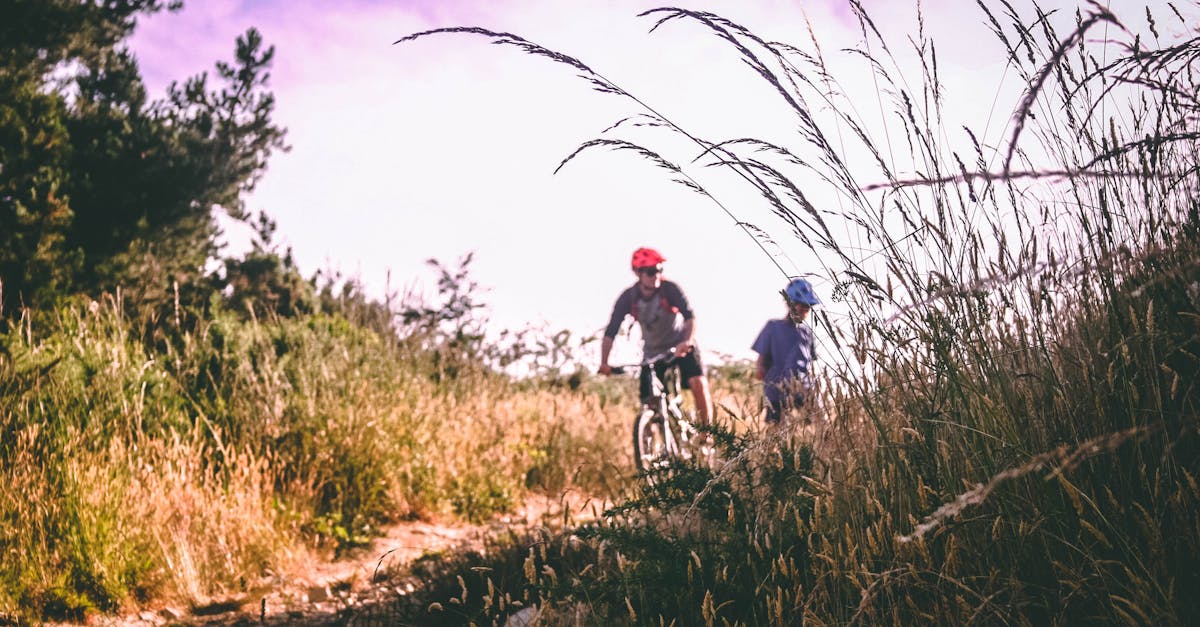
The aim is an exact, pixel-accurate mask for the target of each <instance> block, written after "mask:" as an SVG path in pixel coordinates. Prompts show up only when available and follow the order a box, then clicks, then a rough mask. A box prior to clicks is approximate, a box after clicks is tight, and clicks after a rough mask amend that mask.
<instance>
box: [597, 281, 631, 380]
mask: <svg viewBox="0 0 1200 627" xmlns="http://www.w3.org/2000/svg"><path fill="white" fill-rule="evenodd" d="M632 303H633V294H632V292H631V291H630V290H625V291H624V292H621V295H620V296H618V297H617V302H616V304H614V305H613V310H612V315H611V316H609V318H608V326H606V327H604V339H602V340H600V368H599V370H598V372H599V373H600V374H603V375H609V374H612V366H609V365H608V356H609V354H610V353H612V347H613V339H614V338H616V337H617V333H619V332H620V331H621V323H622V322H624V321H625V316H626V315H628V314H629V312H630V310H631V308H632Z"/></svg>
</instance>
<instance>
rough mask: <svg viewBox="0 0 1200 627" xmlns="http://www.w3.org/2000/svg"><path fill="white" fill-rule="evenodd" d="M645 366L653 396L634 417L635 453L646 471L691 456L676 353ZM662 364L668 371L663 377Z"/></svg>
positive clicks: (655, 359) (648, 362)
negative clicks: (675, 358)
mask: <svg viewBox="0 0 1200 627" xmlns="http://www.w3.org/2000/svg"><path fill="white" fill-rule="evenodd" d="M642 366H643V367H645V368H647V369H648V370H649V376H650V390H651V395H650V397H649V398H647V399H645V400H644V402H643V403H642V409H641V411H640V412H639V413H638V415H637V416H636V417H635V419H634V423H633V452H634V460H635V462H636V463H637V467H638V470H640V471H642V472H645V471H648V470H650V469H652V468H655V467H662V466H664V465H666V464H668V463H669V462H670V460H672V459H686V458H688V457H690V454H689V451H688V450H687V448H686V444H687V438H688V434H687V430H688V429H689V428H690V425H689V424H688V422H687V420H686V419H685V418H684V415H683V409H682V401H683V397H682V392H681V386H680V382H679V376H680V374H679V368H678V367H677V366H676V365H675V364H674V356H672V355H666V356H659V357H657V358H654V359H650V360H647V361H646V363H644V364H642ZM662 367H665V368H666V370H665V371H664V372H663V375H662V377H661V378H660V377H659V376H658V369H659V368H662ZM622 371H623V370H622Z"/></svg>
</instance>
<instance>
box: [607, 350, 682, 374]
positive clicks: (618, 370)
mask: <svg viewBox="0 0 1200 627" xmlns="http://www.w3.org/2000/svg"><path fill="white" fill-rule="evenodd" d="M677 359H678V358H677V357H676V356H675V353H673V352H666V353H662V354H659V355H655V356H654V357H651V358H650V359H645V360H643V361H642V363H640V364H624V365H620V366H609V368H611V369H612V373H613V374H625V373H626V372H629V371H630V369H632V368H641V367H642V366H657V365H660V364H661V365H666V366H670V365H671V364H673V363H675V361H676V360H677Z"/></svg>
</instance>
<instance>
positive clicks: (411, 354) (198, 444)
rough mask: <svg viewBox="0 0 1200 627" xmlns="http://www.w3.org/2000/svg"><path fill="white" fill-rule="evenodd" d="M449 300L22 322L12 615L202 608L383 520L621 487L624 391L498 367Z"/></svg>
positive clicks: (10, 476) (4, 537)
mask: <svg viewBox="0 0 1200 627" xmlns="http://www.w3.org/2000/svg"><path fill="white" fill-rule="evenodd" d="M444 304H445V303H428V305H429V307H428V308H427V311H426V314H428V315H429V316H435V315H436V316H440V317H439V318H437V319H436V320H435V323H431V324H423V319H421V316H418V317H417V319H414V320H412V321H411V322H412V324H411V325H408V326H405V325H404V324H402V323H400V322H396V321H395V320H393V319H390V318H389V317H388V316H386V315H385V316H383V317H382V318H380V317H378V316H375V314H378V313H379V312H378V311H374V309H378V306H376V307H375V308H374V309H372V308H369V307H368V308H366V309H364V310H363V311H359V312H358V313H355V310H354V309H353V308H345V309H344V310H343V311H344V312H345V313H346V315H350V316H353V317H354V321H352V319H351V318H348V317H346V315H343V314H341V313H316V314H304V315H300V314H297V315H295V316H292V317H278V316H272V317H269V318H266V319H259V318H257V317H255V315H254V314H253V313H252V311H253V310H246V311H244V312H242V313H239V312H238V311H235V310H232V309H227V308H225V307H224V306H222V305H220V303H219V301H217V300H214V301H213V303H212V304H210V306H209V307H208V308H206V309H204V310H196V311H187V310H182V311H180V310H177V311H175V312H174V313H173V314H171V315H167V316H161V317H158V318H140V317H138V316H136V315H133V314H130V313H128V312H126V311H124V310H123V309H122V307H121V302H120V300H119V299H118V298H116V297H106V298H104V299H103V300H102V301H89V300H87V299H80V300H76V301H73V302H70V303H67V304H65V305H64V306H62V307H61V308H60V309H58V310H57V311H54V312H50V313H47V312H41V313H38V312H29V313H27V315H26V316H25V318H23V319H22V321H21V323H20V324H19V325H17V324H14V325H12V326H11V327H10V328H9V330H8V332H7V333H6V334H4V336H3V337H0V347H2V350H0V399H2V400H0V483H2V484H3V485H4V486H5V488H4V489H3V490H0V520H3V521H4V522H5V524H3V525H0V527H2V529H0V617H4V618H6V619H16V620H21V621H33V622H37V621H40V620H43V619H50V618H54V619H64V618H65V619H77V620H78V619H84V618H86V617H87V616H89V615H91V614H94V613H96V612H111V611H115V610H117V609H118V608H120V607H121V606H125V605H129V604H132V603H136V602H139V601H146V600H151V599H154V600H159V601H161V600H171V601H173V602H177V603H184V604H189V603H191V604H204V603H208V602H210V601H213V600H220V599H223V598H225V597H226V596H228V595H230V594H234V593H238V592H242V591H246V590H248V589H252V588H254V587H256V586H258V585H262V584H263V582H264V581H265V580H266V579H267V578H269V577H270V576H276V575H280V574H285V575H286V574H287V573H295V569H297V568H302V567H303V566H304V565H305V564H306V563H309V562H308V561H307V560H309V559H311V558H312V556H313V554H314V553H329V552H331V551H340V550H343V549H346V548H350V547H353V546H356V545H359V544H362V543H364V542H365V541H367V540H368V539H370V538H371V536H372V535H373V534H375V533H377V532H378V530H379V528H380V526H381V525H383V524H386V523H387V522H389V521H394V520H398V519H402V518H407V517H425V518H461V519H469V520H473V521H481V520H485V519H488V518H489V517H490V516H491V515H492V514H494V513H497V512H501V511H505V510H509V509H512V508H514V507H516V506H518V505H520V504H522V502H523V501H524V498H525V495H526V493H527V492H528V491H531V490H536V491H543V492H546V493H549V494H557V493H558V492H561V491H562V490H564V489H567V488H574V489H579V490H583V491H586V492H588V493H593V494H598V495H603V494H604V493H605V492H606V491H608V490H615V489H616V488H615V487H614V482H615V481H617V477H619V476H620V475H621V474H622V473H624V472H627V471H626V470H625V468H627V467H628V465H627V464H625V463H624V462H628V461H629V460H628V455H629V453H628V452H627V446H626V441H627V437H626V430H627V428H626V426H625V425H626V423H627V422H628V415H627V414H628V413H629V410H628V408H627V407H626V406H625V405H621V404H617V403H613V402H611V400H606V399H611V398H612V397H613V396H614V392H613V391H612V390H608V389H607V388H605V387H603V384H601V383H600V382H596V381H592V380H590V379H588V378H586V377H585V378H583V379H582V380H581V381H580V384H579V385H578V386H576V387H575V388H574V389H572V388H571V387H568V386H567V385H565V384H559V385H558V386H557V387H554V388H553V389H552V387H551V384H550V383H538V382H537V381H535V380H532V379H531V380H529V381H525V382H518V381H515V380H514V379H512V378H511V377H509V376H507V375H504V374H501V373H500V372H499V371H497V370H494V369H492V368H489V367H486V366H485V365H483V361H484V360H485V356H484V355H482V354H475V353H473V352H471V351H475V350H484V349H487V348H489V347H488V346H487V344H486V343H485V342H484V341H483V340H482V338H480V339H479V341H478V342H477V343H476V344H473V345H471V346H464V345H462V344H461V343H460V344H454V340H456V339H458V340H461V339H462V338H461V337H458V336H456V335H454V334H453V333H447V331H446V329H445V328H443V325H442V323H445V322H447V321H449V322H451V323H462V324H467V323H468V322H469V321H466V320H464V319H463V318H462V316H461V315H459V314H451V315H449V316H448V317H447V316H446V315H445V312H446V310H445V308H444V307H442V306H441V305H444ZM366 313H370V314H371V316H375V318H371V317H370V316H367V315H365V314H366ZM468 313H470V312H468ZM359 314H364V315H359ZM397 315H398V312H397ZM423 315H425V314H423ZM470 315H474V313H470ZM451 326H453V324H452V325H451ZM468 349H469V350H468ZM555 381H557V379H555ZM610 386H611V385H610ZM622 392H623V390H622Z"/></svg>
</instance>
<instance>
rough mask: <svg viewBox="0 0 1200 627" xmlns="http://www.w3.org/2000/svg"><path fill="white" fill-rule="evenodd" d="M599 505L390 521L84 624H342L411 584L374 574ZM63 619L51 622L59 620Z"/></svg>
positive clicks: (569, 495)
mask: <svg viewBox="0 0 1200 627" xmlns="http://www.w3.org/2000/svg"><path fill="white" fill-rule="evenodd" d="M602 507H603V504H602V503H598V502H596V501H594V500H591V499H589V498H587V497H584V496H582V495H580V494H578V493H575V492H573V491H567V492H565V493H563V494H562V495H558V496H547V495H540V494H530V495H528V496H527V498H526V500H525V503H524V504H523V505H522V506H521V507H519V508H517V510H516V511H515V512H513V513H511V514H505V515H501V516H497V517H496V518H495V519H494V520H492V521H491V522H489V523H488V524H484V525H473V524H469V523H466V522H462V521H449V520H448V521H411V522H400V523H397V524H394V525H392V526H390V527H388V528H386V529H385V530H384V534H383V535H381V536H380V537H378V538H375V539H374V540H373V541H372V542H371V544H370V546H368V547H365V548H361V549H356V550H353V551H351V552H349V553H348V554H347V555H345V556H342V557H341V558H339V559H337V560H335V561H317V562H314V563H311V564H307V565H304V566H303V567H302V568H297V569H295V570H297V571H304V574H303V575H298V576H291V577H285V576H276V577H273V578H271V579H270V580H267V581H264V582H262V583H261V584H260V585H258V586H255V587H254V588H253V589H252V590H251V591H249V592H247V593H243V594H238V595H233V596H230V597H229V598H224V599H217V600H215V601H214V602H212V603H209V604H207V605H204V606H200V607H196V608H183V607H181V606H171V605H167V606H165V607H154V608H146V609H143V610H141V611H138V612H135V613H131V614H126V615H123V616H116V617H113V616H95V617H92V618H91V619H89V620H88V622H87V624H88V625H98V626H111V627H136V626H143V627H144V626H150V625H154V626H159V625H210V626H215V625H252V624H269V625H305V626H316V625H344V624H346V623H347V620H348V619H349V618H350V617H352V616H354V614H355V613H356V611H357V610H359V609H361V608H364V607H369V606H371V605H375V604H379V603H383V602H386V601H387V600H388V599H391V598H394V595H397V594H401V595H403V594H408V593H412V592H413V591H414V590H413V588H412V584H405V588H401V589H393V588H386V587H385V586H384V585H381V584H379V583H376V582H375V577H376V574H377V573H386V572H388V571H389V570H391V569H402V568H404V567H405V566H407V565H409V564H412V563H413V561H414V560H417V559H419V558H421V557H423V556H426V555H429V554H433V553H438V552H457V551H467V550H472V549H477V548H479V547H480V546H482V544H483V541H484V539H485V538H487V537H488V536H489V535H495V534H500V533H505V532H508V531H510V530H513V529H517V530H520V529H532V528H537V527H548V528H557V527H561V526H562V523H563V520H564V514H566V515H567V516H569V520H570V521H572V523H579V522H581V521H585V520H589V519H591V518H592V517H593V516H594V514H595V513H596V512H599V511H600V510H601V509H602ZM67 625H68V624H58V627H67Z"/></svg>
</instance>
